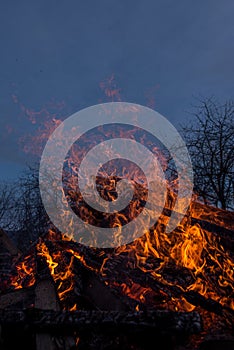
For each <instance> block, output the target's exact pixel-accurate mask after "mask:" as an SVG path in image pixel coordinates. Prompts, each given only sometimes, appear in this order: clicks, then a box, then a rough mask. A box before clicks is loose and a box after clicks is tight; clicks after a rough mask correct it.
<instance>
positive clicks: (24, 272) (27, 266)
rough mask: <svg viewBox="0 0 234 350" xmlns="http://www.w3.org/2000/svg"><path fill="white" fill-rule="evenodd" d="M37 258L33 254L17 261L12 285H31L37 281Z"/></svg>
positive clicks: (21, 286) (18, 286)
mask: <svg viewBox="0 0 234 350" xmlns="http://www.w3.org/2000/svg"><path fill="white" fill-rule="evenodd" d="M35 267H36V266H35V260H34V257H33V256H32V255H27V256H26V257H25V258H24V259H23V261H20V262H18V263H16V265H15V273H14V275H13V276H11V279H10V285H11V286H12V287H14V288H15V289H21V288H23V287H31V286H33V285H34V283H35V281H36V277H35V276H36V268H35Z"/></svg>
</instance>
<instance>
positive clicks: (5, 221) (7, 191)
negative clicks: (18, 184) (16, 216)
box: [0, 183, 15, 230]
mask: <svg viewBox="0 0 234 350" xmlns="http://www.w3.org/2000/svg"><path fill="white" fill-rule="evenodd" d="M14 197H15V184H14V183H1V184H0V227H1V228H3V229H5V230H7V229H12V228H14V222H13V220H12V215H11V214H12V212H13V211H14V207H15V201H14ZM10 213H11V214H10Z"/></svg>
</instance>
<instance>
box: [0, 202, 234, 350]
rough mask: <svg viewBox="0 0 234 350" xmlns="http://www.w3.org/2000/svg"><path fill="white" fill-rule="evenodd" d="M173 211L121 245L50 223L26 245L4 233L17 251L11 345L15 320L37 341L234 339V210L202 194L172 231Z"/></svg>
mask: <svg viewBox="0 0 234 350" xmlns="http://www.w3.org/2000/svg"><path fill="white" fill-rule="evenodd" d="M168 215H170V208H167V209H166V210H165V211H164V213H163V215H161V217H160V219H159V220H158V222H157V224H156V225H155V227H154V228H152V230H151V231H150V232H148V233H147V234H145V235H143V236H142V237H141V238H139V239H137V240H135V241H134V242H132V243H130V244H128V245H125V246H122V247H119V248H115V249H100V248H88V247H86V246H84V245H82V244H79V243H77V242H74V241H73V240H71V239H68V238H67V237H66V236H64V235H62V234H60V233H58V232H55V231H52V230H50V231H49V232H48V233H47V234H45V235H44V237H41V238H40V239H39V240H38V242H37V243H36V244H34V245H32V246H31V247H30V249H29V250H28V252H27V253H24V254H20V252H17V250H15V249H13V248H12V245H11V244H10V243H9V240H6V235H4V233H2V237H4V238H2V242H3V243H2V244H3V245H4V246H5V249H6V251H7V250H8V255H9V256H11V259H12V265H11V267H10V270H8V272H7V271H6V270H3V271H2V273H1V291H2V292H1V295H0V309H1V310H0V319H1V324H2V342H3V344H4V345H3V349H9V347H8V345H7V344H8V342H9V330H11V332H13V333H16V334H18V332H19V330H24V331H25V332H26V333H25V336H26V334H27V337H28V338H27V339H28V340H27V342H26V343H27V344H28V346H29V347H30V348H31V349H32V348H35V349H37V350H38V349H42V348H43V349H45V348H46V349H47V348H48V349H75V348H77V349H112V348H113V349H114V348H116V349H120V348H121V349H125V348H126V349H129V348H132V349H148V348H150V345H149V344H151V341H152V340H153V338H154V337H155V335H156V334H157V337H158V339H160V340H161V341H164V343H165V344H166V345H165V347H166V348H168V349H191V348H193V349H210V348H211V345H209V344H212V342H213V340H214V339H216V346H217V344H218V343H219V342H220V347H219V348H220V349H221V348H223V346H224V344H226V345H227V347H226V348H228V346H229V345H228V344H232V345H233V340H232V337H231V334H232V331H233V318H234V299H233V265H234V264H233V250H232V247H233V227H232V225H233V214H232V213H230V212H225V211H222V210H219V209H216V208H213V207H208V206H204V205H201V204H199V203H197V202H193V203H192V204H191V207H190V215H187V217H186V218H184V220H183V222H182V224H181V226H180V227H178V228H177V229H176V230H174V232H173V233H171V234H167V233H165V223H166V222H167V220H168ZM9 266H10V265H9V264H8V269H9ZM26 330H27V331H26ZM218 336H219V338H220V339H219V340H217V337H218ZM142 337H147V339H148V340H147V341H142ZM20 338H22V334H21V336H20ZM14 341H16V342H17V343H18V340H17V339H14V340H11V342H10V343H11V345H12V344H13V343H14ZM22 341H25V339H24V336H23V340H22ZM61 342H62V345H61ZM114 344H115V345H114ZM13 345H14V344H13ZM13 345H12V347H13ZM209 346H210V347H209ZM230 346H231V345H230ZM217 348H218V347H217Z"/></svg>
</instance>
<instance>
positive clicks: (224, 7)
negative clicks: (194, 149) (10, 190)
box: [0, 0, 234, 181]
mask: <svg viewBox="0 0 234 350" xmlns="http://www.w3.org/2000/svg"><path fill="white" fill-rule="evenodd" d="M233 17H234V1H233V0H223V1H220V0H204V1H192V0H178V1H174V0H144V1H143V0H100V1H95V0H92V1H91V0H66V1H65V0H40V1H35V0H20V1H19V0H9V1H1V5H0V38H1V39H0V40H1V55H0V62H1V65H0V106H1V109H0V113H1V116H0V130H1V134H0V166H1V171H0V180H1V181H2V180H4V179H5V180H7V179H10V178H14V177H16V176H18V174H19V172H20V171H21V170H22V169H23V168H24V167H25V165H26V164H29V165H30V164H31V163H32V161H33V160H32V159H33V158H32V154H31V151H30V150H29V151H27V152H25V149H26V148H30V145H29V144H27V142H28V143H30V136H31V135H36V134H37V131H38V130H40V131H43V123H44V124H45V123H48V122H49V121H52V119H53V118H54V119H60V118H63V119H64V118H65V117H67V116H69V115H70V114H72V113H74V112H76V111H78V110H80V109H82V108H84V107H88V106H91V105H94V104H97V103H99V102H101V101H102V102H107V101H108V99H107V98H106V97H105V94H104V91H103V89H102V87H103V86H104V85H105V84H107V83H106V81H107V80H108V79H109V80H110V78H111V77H114V82H112V83H111V84H112V85H113V86H114V84H116V89H119V94H118V96H117V97H119V96H120V98H121V100H122V101H126V102H133V103H138V104H142V105H150V106H152V107H153V108H154V109H155V110H156V111H158V112H159V113H161V114H162V115H164V116H165V117H166V118H167V119H168V120H169V121H170V122H171V123H172V124H173V125H174V126H176V127H178V126H179V124H183V123H186V122H187V120H188V119H189V118H190V117H191V116H190V115H189V112H191V105H192V104H194V103H195V102H196V101H195V98H196V97H199V96H203V97H209V96H211V95H214V96H216V97H217V98H218V100H220V101H225V100H227V99H232V98H233V91H234V79H233V74H234V20H233ZM100 85H101V86H100ZM107 85H108V84H107ZM26 110H29V111H31V112H27V111H26ZM35 113H36V114H35ZM33 140H34V143H35V140H36V139H35V138H34V139H33ZM25 145H26V146H27V147H25ZM33 146H35V147H36V146H37V145H36V144H34V145H33ZM23 149H24V150H23Z"/></svg>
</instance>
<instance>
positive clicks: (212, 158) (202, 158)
mask: <svg viewBox="0 0 234 350" xmlns="http://www.w3.org/2000/svg"><path fill="white" fill-rule="evenodd" d="M193 116H194V119H193V120H192V121H191V123H190V124H189V125H188V126H185V127H183V128H182V133H183V135H184V138H185V140H186V144H187V147H188V149H189V153H190V156H191V159H192V163H193V171H194V184H195V187H194V189H195V192H197V193H198V195H199V196H200V197H201V198H202V199H203V200H204V202H205V203H210V204H213V205H215V206H217V207H220V208H222V209H233V198H234V196H233V192H234V189H233V186H234V183H233V173H234V171H233V170H234V165H233V164H234V123H233V122H234V103H233V101H227V102H225V103H224V104H223V105H221V104H219V103H218V102H217V101H216V100H215V99H214V98H210V99H205V100H202V101H200V104H199V106H197V107H196V109H195V113H193Z"/></svg>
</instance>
